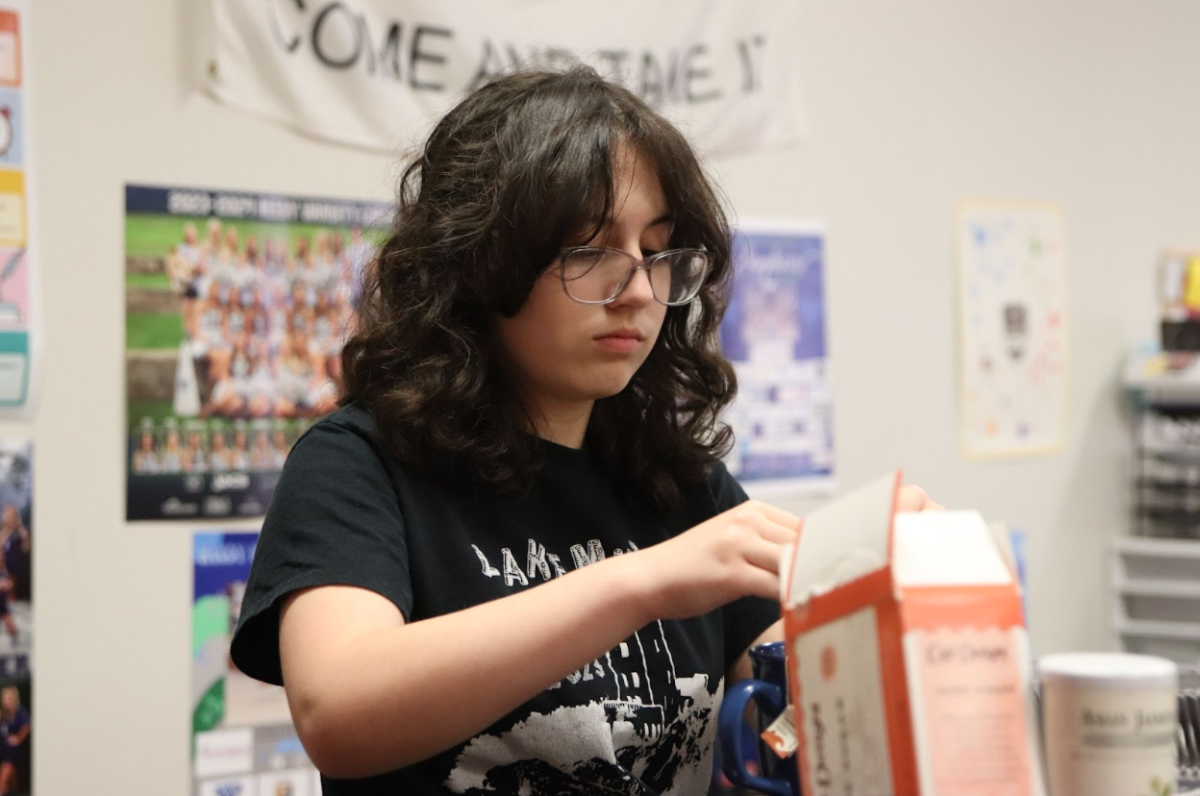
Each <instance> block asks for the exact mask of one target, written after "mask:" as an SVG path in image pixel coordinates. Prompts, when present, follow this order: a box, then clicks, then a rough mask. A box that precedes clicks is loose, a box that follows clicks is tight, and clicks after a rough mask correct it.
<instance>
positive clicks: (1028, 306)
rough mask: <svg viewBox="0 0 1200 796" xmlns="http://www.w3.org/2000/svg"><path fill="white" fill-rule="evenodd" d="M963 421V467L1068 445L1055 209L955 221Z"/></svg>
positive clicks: (988, 205) (995, 211) (978, 210)
mask: <svg viewBox="0 0 1200 796" xmlns="http://www.w3.org/2000/svg"><path fill="white" fill-rule="evenodd" d="M957 234H958V253H959V285H960V291H961V292H960V328H961V343H960V346H959V353H960V362H959V366H960V371H961V374H962V377H961V390H962V392H961V412H960V424H961V435H962V446H963V454H964V455H965V456H967V457H968V458H984V457H1003V456H1021V455H1030V454H1039V453H1050V452H1054V451H1056V450H1059V449H1060V448H1062V446H1063V445H1064V444H1065V441H1066V435H1067V428H1066V410H1067V388H1068V367H1067V366H1068V356H1067V276H1066V244H1065V236H1064V231H1063V223H1062V215H1061V212H1060V211H1059V209H1058V208H1057V207H1055V206H1053V205H1046V204H1022V203H1000V202H978V201H972V202H963V203H961V204H960V205H959V208H958V214H957Z"/></svg>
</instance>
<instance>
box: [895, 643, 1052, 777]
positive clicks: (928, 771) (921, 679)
mask: <svg viewBox="0 0 1200 796" xmlns="http://www.w3.org/2000/svg"><path fill="white" fill-rule="evenodd" d="M1023 634H1024V631H1023V630H1011V631H1010V630H1002V629H1000V628H986V629H976V628H961V629H938V630H933V631H925V630H915V631H912V632H910V633H908V634H906V635H905V637H904V655H905V660H906V668H907V671H908V677H909V693H910V694H911V695H912V696H911V700H912V716H913V725H914V727H913V730H914V732H913V737H914V738H915V740H916V751H917V771H918V777H919V780H920V783H921V793H922V794H928V795H929V796H991V794H994V793H997V792H998V791H997V790H996V789H997V788H999V787H1002V788H1003V792H1004V794H1005V796H1032V794H1033V790H1032V787H1031V783H1032V782H1033V777H1032V776H1031V772H1030V764H1031V761H1030V749H1029V738H1030V728H1029V727H1027V726H1026V722H1027V715H1028V714H1027V712H1026V701H1027V700H1028V698H1029V695H1028V693H1027V690H1028V689H1027V687H1026V685H1025V683H1026V682H1028V680H1027V678H1026V677H1025V676H1024V675H1023V672H1022V665H1023V664H1022V661H1024V660H1025V657H1024V656H1025V649H1024V648H1025V646H1026V645H1025V644H1022V643H1020V639H1019V638H1018V635H1023Z"/></svg>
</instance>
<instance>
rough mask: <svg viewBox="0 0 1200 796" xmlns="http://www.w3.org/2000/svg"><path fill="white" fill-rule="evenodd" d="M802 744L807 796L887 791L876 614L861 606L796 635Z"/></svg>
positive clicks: (794, 651) (889, 777)
mask: <svg viewBox="0 0 1200 796" xmlns="http://www.w3.org/2000/svg"><path fill="white" fill-rule="evenodd" d="M792 654H793V655H795V656H796V660H797V661H800V662H801V664H800V666H799V670H798V674H799V679H800V694H801V704H799V705H798V706H797V710H798V711H800V712H801V713H802V718H801V720H802V722H803V727H804V742H803V745H802V747H801V749H800V752H801V753H802V754H803V755H804V756H805V759H806V761H807V771H808V779H809V781H807V782H805V783H804V787H805V788H806V791H805V792H806V793H811V794H812V796H834V794H836V795H837V796H879V795H880V794H890V793H891V792H892V771H891V763H890V759H889V754H888V744H887V721H886V718H885V716H884V712H883V709H884V707H883V706H884V702H883V682H882V673H881V669H880V665H879V638H878V625H877V623H876V617H875V609H874V608H864V609H862V610H860V611H856V612H854V613H852V614H848V615H847V616H846V617H844V618H842V619H839V620H837V621H834V622H830V623H828V624H826V625H821V626H820V627H816V628H813V629H812V630H809V631H806V632H804V633H802V634H801V635H800V636H799V637H797V638H796V640H795V643H794V645H793V647H792Z"/></svg>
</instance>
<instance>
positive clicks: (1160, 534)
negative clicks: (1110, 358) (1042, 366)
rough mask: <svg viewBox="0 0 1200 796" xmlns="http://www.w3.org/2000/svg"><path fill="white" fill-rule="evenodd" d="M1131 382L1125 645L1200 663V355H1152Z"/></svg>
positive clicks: (1120, 581)
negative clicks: (1131, 459) (1131, 504)
mask: <svg viewBox="0 0 1200 796" xmlns="http://www.w3.org/2000/svg"><path fill="white" fill-rule="evenodd" d="M1123 381H1124V384H1125V387H1126V389H1127V390H1128V393H1129V396H1130V398H1131V405H1132V408H1133V420H1134V422H1133V433H1134V450H1135V457H1134V468H1133V470H1134V472H1133V476H1134V477H1133V481H1134V483H1133V489H1134V494H1135V501H1134V513H1135V516H1134V519H1135V521H1134V524H1133V525H1134V527H1133V533H1132V534H1131V535H1129V536H1124V537H1121V538H1118V539H1116V540H1115V541H1114V542H1113V547H1112V554H1113V571H1112V583H1113V594H1114V601H1115V610H1114V629H1115V631H1116V634H1117V636H1118V638H1119V640H1120V643H1121V646H1122V648H1124V649H1126V650H1129V651H1131V652H1143V653H1147V654H1153V655H1162V656H1163V657H1167V658H1171V659H1173V660H1176V661H1178V662H1179V663H1181V664H1184V665H1188V666H1196V665H1200V356H1197V355H1195V354H1164V353H1161V352H1154V351H1146V352H1142V353H1139V354H1137V355H1135V356H1134V357H1131V359H1130V361H1129V362H1128V363H1127V365H1126V369H1125V374H1124V379H1123Z"/></svg>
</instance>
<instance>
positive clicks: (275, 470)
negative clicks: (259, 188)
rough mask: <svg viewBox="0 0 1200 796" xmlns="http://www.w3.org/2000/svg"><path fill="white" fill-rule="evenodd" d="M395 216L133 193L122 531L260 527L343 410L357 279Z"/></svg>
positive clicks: (334, 203)
mask: <svg viewBox="0 0 1200 796" xmlns="http://www.w3.org/2000/svg"><path fill="white" fill-rule="evenodd" d="M391 217H392V210H391V207H390V206H389V205H387V204H383V203H378V202H349V201H343V200H329V199H312V198H303V197H288V196H277V195H269V194H248V193H237V192H230V191H210V190H205V189H191V188H159V187H147V186H137V185H130V186H127V187H126V189H125V313H126V314H125V384H126V401H127V408H128V429H129V433H128V440H127V451H126V463H127V472H128V482H127V483H128V490H127V497H126V516H127V518H128V519H130V520H146V519H195V518H197V517H253V516H259V515H261V514H262V513H263V512H264V511H265V510H266V506H267V503H268V502H269V501H270V498H271V494H272V493H273V491H274V489H275V484H276V482H277V481H278V480H279V471H280V468H281V467H282V465H283V461H284V459H285V458H286V456H287V452H288V450H289V449H290V447H291V445H292V444H293V443H294V442H295V440H296V439H297V437H298V436H299V435H301V434H302V433H304V430H305V429H306V428H307V427H308V426H309V425H311V423H312V422H313V420H314V419H316V418H318V417H320V416H321V415H323V414H325V413H326V412H328V411H330V410H331V409H332V408H333V407H334V405H335V402H336V399H337V394H338V381H339V378H340V374H341V360H340V353H341V347H342V344H343V342H344V341H345V339H346V337H347V336H348V335H349V334H350V333H351V332H352V331H353V328H354V310H355V307H356V306H357V304H358V301H359V297H360V292H361V283H362V274H363V271H364V269H365V268H366V266H367V265H368V264H369V262H370V261H371V259H372V258H373V257H374V254H375V249H376V245H377V243H378V241H379V239H380V237H381V234H382V231H383V230H384V229H385V228H386V227H387V226H388V225H390V223H391Z"/></svg>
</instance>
